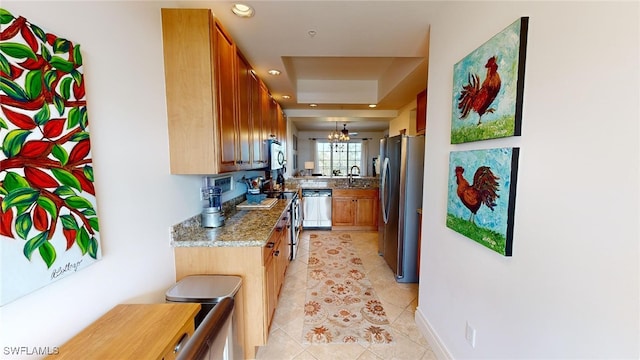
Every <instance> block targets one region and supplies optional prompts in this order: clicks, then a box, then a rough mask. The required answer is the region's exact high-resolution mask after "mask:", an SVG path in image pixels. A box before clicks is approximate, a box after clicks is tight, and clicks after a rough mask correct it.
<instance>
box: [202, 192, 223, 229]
mask: <svg viewBox="0 0 640 360" xmlns="http://www.w3.org/2000/svg"><path fill="white" fill-rule="evenodd" d="M206 195H207V198H206V199H205V200H206V202H207V204H206V205H205V207H204V208H203V209H202V218H201V224H202V226H203V227H207V228H217V227H220V226H222V225H224V216H223V215H222V189H221V188H219V187H217V186H216V187H208V188H207V189H206Z"/></svg>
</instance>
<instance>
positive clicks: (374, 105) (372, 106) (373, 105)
mask: <svg viewBox="0 0 640 360" xmlns="http://www.w3.org/2000/svg"><path fill="white" fill-rule="evenodd" d="M376 106H378V105H376V104H369V107H370V108H374V107H376Z"/></svg>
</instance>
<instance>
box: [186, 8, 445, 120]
mask: <svg viewBox="0 0 640 360" xmlns="http://www.w3.org/2000/svg"><path fill="white" fill-rule="evenodd" d="M178 3H179V4H180V7H186V8H209V9H211V10H212V11H213V13H214V14H215V16H217V17H218V18H219V19H220V21H221V23H222V24H223V26H224V28H225V29H226V30H227V31H228V32H229V33H230V35H231V37H232V38H233V39H234V41H235V42H236V44H237V45H238V47H239V48H240V49H241V51H242V53H243V54H244V56H245V57H246V58H247V60H248V61H249V63H250V64H251V65H252V66H253V68H254V70H255V71H256V73H257V75H258V76H259V77H260V78H261V79H262V80H263V81H264V82H265V83H266V84H267V87H268V88H269V90H270V91H271V94H272V96H273V97H274V98H275V99H276V101H278V103H280V105H281V106H282V108H283V110H284V112H285V113H286V114H287V117H288V118H289V119H291V120H292V122H293V124H294V125H295V126H296V128H297V129H298V130H299V131H313V130H331V129H335V126H336V122H338V123H339V124H338V125H339V127H340V128H342V124H343V123H346V124H347V128H348V129H349V131H351V132H354V131H356V132H357V131H382V130H386V129H388V127H389V121H390V120H392V119H393V118H395V117H397V116H398V115H399V109H401V108H402V107H404V106H406V105H407V104H409V103H410V102H411V101H412V100H415V98H416V95H417V94H418V93H419V92H420V91H421V90H423V89H424V88H425V87H426V84H427V58H428V48H429V43H428V41H429V21H428V15H429V14H431V13H434V11H433V9H434V8H435V7H436V6H437V3H436V2H429V1H244V2H243V3H244V4H247V5H250V6H252V7H253V8H254V10H255V14H254V16H253V17H251V18H239V17H237V16H235V15H234V14H233V13H232V12H231V7H232V5H233V3H234V2H232V1H179V2H178ZM270 69H277V70H280V71H281V74H280V75H277V76H273V75H269V74H268V73H267V71H268V70H270ZM284 95H289V96H291V98H290V99H285V98H283V96H284ZM311 103H313V104H317V105H318V106H317V107H310V106H309V104H311ZM369 104H376V105H377V107H376V108H374V109H372V108H369Z"/></svg>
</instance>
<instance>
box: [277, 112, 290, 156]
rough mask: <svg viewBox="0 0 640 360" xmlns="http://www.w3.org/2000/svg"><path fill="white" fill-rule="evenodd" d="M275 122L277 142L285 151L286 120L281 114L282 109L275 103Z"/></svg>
mask: <svg viewBox="0 0 640 360" xmlns="http://www.w3.org/2000/svg"><path fill="white" fill-rule="evenodd" d="M276 121H277V123H278V140H280V142H281V143H282V146H283V147H284V149H286V148H287V147H286V144H287V118H286V117H285V116H284V113H283V112H282V108H281V107H280V104H278V103H276Z"/></svg>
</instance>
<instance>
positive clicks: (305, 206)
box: [302, 189, 332, 230]
mask: <svg viewBox="0 0 640 360" xmlns="http://www.w3.org/2000/svg"><path fill="white" fill-rule="evenodd" d="M331 194H332V192H331V189H302V219H303V220H302V227H303V228H304V229H322V230H331Z"/></svg>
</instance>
